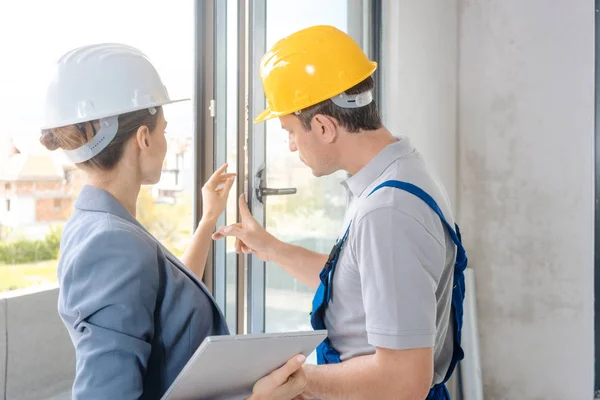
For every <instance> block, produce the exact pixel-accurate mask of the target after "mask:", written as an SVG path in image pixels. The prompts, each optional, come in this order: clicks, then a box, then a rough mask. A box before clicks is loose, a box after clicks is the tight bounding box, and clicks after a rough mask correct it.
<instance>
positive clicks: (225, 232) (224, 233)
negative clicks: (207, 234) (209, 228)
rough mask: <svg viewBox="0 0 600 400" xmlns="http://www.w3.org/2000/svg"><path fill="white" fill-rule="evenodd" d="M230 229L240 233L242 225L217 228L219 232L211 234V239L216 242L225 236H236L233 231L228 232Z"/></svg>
mask: <svg viewBox="0 0 600 400" xmlns="http://www.w3.org/2000/svg"><path fill="white" fill-rule="evenodd" d="M230 228H232V229H235V232H240V231H242V224H241V223H239V222H238V223H237V224H232V225H228V226H222V227H220V228H219V230H217V231H216V232H215V233H213V234H212V238H213V239H215V240H218V239H223V238H225V237H227V236H236V235H234V234H233V232H234V231H233V230H230Z"/></svg>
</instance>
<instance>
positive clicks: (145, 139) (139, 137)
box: [135, 125, 150, 150]
mask: <svg viewBox="0 0 600 400" xmlns="http://www.w3.org/2000/svg"><path fill="white" fill-rule="evenodd" d="M135 139H136V142H137V144H138V147H139V148H140V149H141V150H143V149H147V148H148V147H150V129H148V127H147V126H146V125H142V126H140V127H139V128H138V130H137V132H136V133H135Z"/></svg>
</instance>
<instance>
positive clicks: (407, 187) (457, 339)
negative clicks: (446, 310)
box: [367, 180, 467, 383]
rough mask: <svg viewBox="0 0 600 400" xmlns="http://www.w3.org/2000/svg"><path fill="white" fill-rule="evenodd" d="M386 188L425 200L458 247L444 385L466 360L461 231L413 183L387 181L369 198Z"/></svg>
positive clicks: (430, 198) (463, 267)
mask: <svg viewBox="0 0 600 400" xmlns="http://www.w3.org/2000/svg"><path fill="white" fill-rule="evenodd" d="M384 187H391V188H396V189H400V190H404V191H406V192H408V193H411V194H413V195H415V196H417V197H418V198H420V199H421V200H423V201H424V202H425V203H427V205H428V206H429V207H430V208H431V209H432V210H433V211H434V212H435V213H436V214H437V215H438V216H439V217H440V219H441V220H442V223H443V224H444V225H445V226H446V228H447V229H448V233H449V234H450V237H451V238H452V241H453V242H454V244H455V245H456V251H457V252H456V262H455V265H454V279H453V280H454V286H453V288H452V311H453V315H454V349H453V354H452V361H451V362H450V367H449V368H448V372H447V374H446V377H445V378H444V381H443V382H442V383H446V382H447V381H448V379H450V376H451V375H452V372H454V368H455V367H456V365H457V364H458V362H459V361H460V360H462V359H463V358H464V352H463V349H462V347H461V346H460V343H461V336H462V334H461V331H462V324H463V303H464V299H465V275H464V271H465V268H466V267H467V253H466V251H465V248H464V247H463V245H462V238H461V235H460V229H459V228H458V225H456V224H455V225H454V226H451V225H450V224H449V223H448V221H447V220H446V218H445V217H444V213H443V212H442V210H441V209H440V207H439V206H438V204H437V203H436V202H435V200H434V199H433V197H431V196H430V195H429V194H427V192H425V191H424V190H423V189H421V188H420V187H418V186H416V185H413V184H412V183H408V182H403V181H396V180H389V181H385V182H383V183H382V184H380V185H379V186H377V187H376V188H375V189H373V190H372V191H371V193H369V196H371V195H372V194H373V193H375V192H376V191H378V190H379V189H381V188H384ZM367 197H368V196H367Z"/></svg>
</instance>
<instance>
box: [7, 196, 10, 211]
mask: <svg viewBox="0 0 600 400" xmlns="http://www.w3.org/2000/svg"><path fill="white" fill-rule="evenodd" d="M6 212H10V199H6Z"/></svg>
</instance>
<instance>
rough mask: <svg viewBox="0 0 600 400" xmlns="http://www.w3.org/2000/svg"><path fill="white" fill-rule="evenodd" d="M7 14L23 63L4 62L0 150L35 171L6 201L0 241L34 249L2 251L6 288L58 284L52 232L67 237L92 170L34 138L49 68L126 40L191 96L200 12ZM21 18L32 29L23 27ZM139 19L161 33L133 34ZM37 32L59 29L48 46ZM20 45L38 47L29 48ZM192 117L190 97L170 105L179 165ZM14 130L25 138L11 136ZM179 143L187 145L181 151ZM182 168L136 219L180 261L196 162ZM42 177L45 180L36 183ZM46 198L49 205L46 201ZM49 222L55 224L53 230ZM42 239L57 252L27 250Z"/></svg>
mask: <svg viewBox="0 0 600 400" xmlns="http://www.w3.org/2000/svg"><path fill="white" fill-rule="evenodd" d="M0 15H10V16H11V18H9V19H6V20H5V21H3V24H0V37H13V38H14V40H10V41H3V42H2V52H3V53H4V54H13V55H14V54H19V62H18V63H4V64H3V65H2V72H3V73H2V75H3V77H8V76H10V77H11V79H4V80H2V78H0V80H2V97H0V108H1V109H2V110H3V113H2V115H3V121H2V123H3V129H2V131H1V132H0V154H9V152H8V150H9V149H4V148H2V146H3V143H11V140H12V143H14V145H15V147H16V150H18V151H14V152H12V153H10V154H11V155H10V156H9V159H10V158H13V157H14V159H13V161H11V162H9V165H10V166H14V167H15V168H18V167H19V166H26V167H24V168H21V171H22V172H23V173H31V174H32V175H35V176H33V177H31V178H28V177H25V178H24V181H28V182H35V183H34V184H31V185H30V184H20V185H19V186H18V187H17V188H16V189H17V190H16V193H14V195H11V198H12V200H13V203H12V204H11V201H10V200H6V208H7V210H10V209H11V206H12V211H13V212H12V213H11V214H10V216H8V215H6V217H5V216H3V215H2V214H0V223H1V224H2V228H3V232H8V233H7V234H6V236H3V238H2V239H3V240H2V245H7V246H15V248H16V247H18V249H17V250H18V251H23V252H27V254H19V257H13V256H7V255H6V254H9V253H7V252H3V251H0V292H2V291H6V290H9V289H18V288H23V287H26V286H34V285H38V284H46V283H52V282H56V279H57V278H56V265H57V259H56V258H57V257H58V247H56V243H57V241H56V240H54V239H56V237H50V236H52V235H54V236H57V235H58V237H60V232H61V229H62V227H63V226H64V224H65V222H66V220H67V219H68V217H69V216H70V215H71V210H72V206H71V204H73V202H74V200H75V198H76V197H77V195H78V194H79V191H80V190H81V187H82V185H83V184H84V182H85V174H83V173H82V172H81V171H80V170H78V169H75V168H74V165H72V164H71V163H69V162H68V160H67V159H66V158H65V157H64V155H63V154H62V152H61V151H60V150H58V151H54V152H49V151H47V150H45V149H44V148H42V149H40V146H39V143H38V137H37V136H38V135H36V134H35V133H36V132H39V128H40V126H41V121H42V117H43V112H44V110H43V106H44V98H45V89H46V86H47V84H48V79H49V76H48V71H49V69H50V67H51V66H52V64H53V63H54V62H55V61H56V60H57V59H58V58H59V57H60V56H61V55H62V54H64V53H65V52H67V51H69V50H71V49H73V48H76V47H79V46H83V45H88V44H93V43H103V42H118V43H124V44H128V45H131V46H134V47H137V48H139V49H140V50H142V51H143V52H144V53H145V54H146V55H147V56H148V57H149V58H150V60H151V61H152V62H153V64H154V65H155V67H156V68H157V69H158V71H159V73H160V76H161V78H162V80H163V82H164V84H165V85H166V86H167V88H168V90H169V94H170V95H171V96H172V97H174V98H175V97H177V98H193V90H194V73H195V71H194V15H195V14H194V1H193V0H180V1H177V2H164V1H158V0H149V1H147V0H131V1H125V2H123V1H120V0H107V1H103V2H81V1H77V0H55V1H52V2H40V3H39V4H37V3H36V12H33V13H32V12H31V4H30V3H28V2H19V1H13V2H0ZM22 21H28V23H27V24H25V25H24V24H23V23H22ZM90 21H102V25H103V26H110V29H94V28H92V27H91V25H90ZM137 22H140V23H150V25H152V24H154V25H155V27H154V28H150V29H154V30H156V32H157V34H153V35H149V34H148V30H147V29H132V23H133V24H135V23H137ZM31 26H36V27H44V26H46V27H47V26H51V27H52V28H51V29H46V30H45V33H44V44H43V45H42V44H41V43H40V40H39V34H38V31H37V30H31V29H30V27H31ZM157 35H159V36H160V38H159V39H157ZM22 49H35V51H30V52H23V51H22ZM193 113H194V111H193V102H192V101H188V102H183V103H179V104H173V105H169V106H166V107H165V117H166V119H167V120H168V122H169V129H168V134H167V141H168V150H167V151H168V153H167V158H169V159H174V158H175V154H176V152H177V151H181V152H182V155H181V156H182V157H183V156H185V158H186V159H191V160H193V158H194V155H193V152H192V150H193V146H192V145H189V144H190V143H192V142H193V140H194V136H195V135H194V117H193ZM12 132H19V133H21V132H28V134H27V135H21V134H19V135H13V134H12ZM179 143H184V144H186V143H187V144H188V146H187V147H186V146H179V145H178V144H179ZM2 161H3V162H4V160H2ZM3 165H4V164H3ZM179 170H180V171H179V173H178V175H177V181H176V182H175V179H174V177H173V176H168V175H169V174H165V175H164V176H163V179H161V181H160V182H159V183H157V184H156V185H154V186H153V187H147V186H143V187H142V190H141V192H140V196H139V199H138V215H137V218H138V220H139V221H140V222H141V223H142V224H143V225H144V226H145V227H146V228H147V229H148V230H149V231H150V232H151V233H152V234H153V235H154V236H155V237H157V238H158V239H159V240H160V241H161V242H162V243H163V244H164V245H165V246H166V247H167V248H169V249H170V250H171V251H173V253H174V254H176V255H180V254H182V252H183V251H184V249H185V247H186V246H187V244H188V243H189V240H190V239H191V234H192V227H193V224H192V205H193V193H194V170H193V163H189V165H180V167H179ZM2 172H3V173H4V172H5V171H4V170H3V171H2ZM9 172H10V173H12V171H9ZM40 175H41V176H43V180H41V181H37V179H38V178H39V176H40ZM37 182H41V183H43V184H38V183H37ZM48 182H51V184H50V183H48ZM14 186H15V185H14V184H12V185H11V184H10V183H6V184H5V185H4V189H5V190H9V189H12V190H15V188H14ZM50 187H51V189H49V188H50ZM154 188H156V190H153V189H154ZM42 189H44V192H42ZM15 196H16V197H15ZM54 197H57V198H54ZM40 199H42V200H44V201H43V202H42V203H40V202H39V201H38V200H40ZM39 204H44V205H45V207H41V206H39ZM3 206H4V204H3ZM36 215H39V216H41V218H40V219H38V218H36ZM47 221H52V222H51V223H50V224H48V222H47ZM57 232H58V233H57ZM49 235H50V236H49ZM24 241H28V242H31V243H24ZM38 241H46V242H47V243H51V244H52V246H55V247H53V249H54V250H56V251H53V252H44V255H43V256H40V254H41V252H37V253H35V252H32V251H30V249H32V248H35V246H34V245H33V244H34V242H35V243H39V242H38ZM23 243H24V244H23ZM17 250H15V251H17ZM10 254H15V253H14V252H12V253H10ZM49 254H52V256H49ZM49 258H50V259H49ZM4 267H8V268H4Z"/></svg>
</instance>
